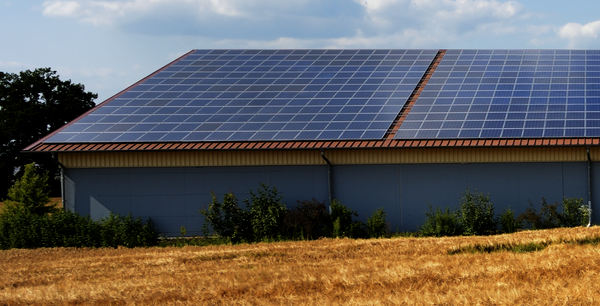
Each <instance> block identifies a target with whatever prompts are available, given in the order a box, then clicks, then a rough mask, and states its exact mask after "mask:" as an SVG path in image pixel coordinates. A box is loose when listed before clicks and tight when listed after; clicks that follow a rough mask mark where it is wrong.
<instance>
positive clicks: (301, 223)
mask: <svg viewBox="0 0 600 306" xmlns="http://www.w3.org/2000/svg"><path fill="white" fill-rule="evenodd" d="M328 220H329V212H328V210H327V206H326V205H325V202H319V201H318V200H317V199H312V200H311V201H298V202H297V204H296V206H295V207H294V208H293V209H292V210H290V211H289V212H288V213H287V214H286V215H285V218H284V220H283V227H284V229H285V235H284V236H285V237H287V238H291V239H298V238H300V239H316V238H319V237H322V236H324V233H325V229H326V226H327V221H328Z"/></svg>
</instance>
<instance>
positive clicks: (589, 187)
mask: <svg viewBox="0 0 600 306" xmlns="http://www.w3.org/2000/svg"><path fill="white" fill-rule="evenodd" d="M586 152H587V164H588V173H587V174H588V178H587V179H588V211H589V212H590V216H589V220H588V225H587V227H590V226H591V225H592V159H591V157H590V146H587V147H586Z"/></svg>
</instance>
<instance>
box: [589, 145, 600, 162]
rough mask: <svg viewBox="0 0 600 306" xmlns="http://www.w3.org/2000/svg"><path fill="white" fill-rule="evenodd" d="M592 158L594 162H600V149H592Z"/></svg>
mask: <svg viewBox="0 0 600 306" xmlns="http://www.w3.org/2000/svg"><path fill="white" fill-rule="evenodd" d="M590 158H591V159H592V161H599V160H600V147H590Z"/></svg>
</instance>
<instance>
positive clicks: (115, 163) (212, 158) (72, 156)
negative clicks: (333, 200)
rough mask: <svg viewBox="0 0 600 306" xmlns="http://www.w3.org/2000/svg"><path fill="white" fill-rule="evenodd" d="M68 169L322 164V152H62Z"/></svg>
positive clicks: (63, 160)
mask: <svg viewBox="0 0 600 306" xmlns="http://www.w3.org/2000/svg"><path fill="white" fill-rule="evenodd" d="M59 158H60V161H61V163H62V164H64V165H65V167H67V168H116V167H195V166H259V165H323V164H325V162H324V161H323V159H321V156H320V153H319V151H316V150H299V151H291V150H285V151H173V152H166V151H162V152H94V153H88V152H81V153H66V154H65V153H61V154H59Z"/></svg>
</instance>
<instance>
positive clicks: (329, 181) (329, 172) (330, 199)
mask: <svg viewBox="0 0 600 306" xmlns="http://www.w3.org/2000/svg"><path fill="white" fill-rule="evenodd" d="M321 158H323V160H325V162H326V163H327V191H328V193H329V213H331V203H332V202H331V201H332V197H333V195H332V192H331V162H329V159H327V157H326V156H325V150H323V149H321Z"/></svg>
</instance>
